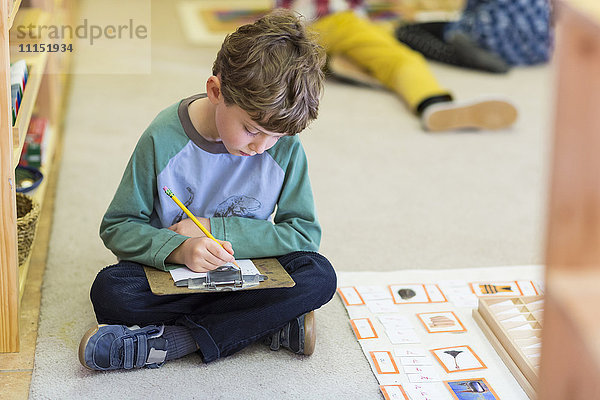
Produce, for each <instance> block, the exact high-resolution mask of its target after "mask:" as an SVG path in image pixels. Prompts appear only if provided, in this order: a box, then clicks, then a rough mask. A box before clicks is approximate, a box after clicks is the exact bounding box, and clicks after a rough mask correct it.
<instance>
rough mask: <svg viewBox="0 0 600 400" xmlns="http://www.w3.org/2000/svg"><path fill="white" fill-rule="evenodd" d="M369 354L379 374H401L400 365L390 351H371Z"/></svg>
mask: <svg viewBox="0 0 600 400" xmlns="http://www.w3.org/2000/svg"><path fill="white" fill-rule="evenodd" d="M369 355H370V356H371V360H373V365H374V366H375V370H376V371H377V373H378V374H399V373H400V371H399V370H398V366H397V365H396V362H395V361H394V357H393V356H392V353H390V352H389V351H370V352H369Z"/></svg>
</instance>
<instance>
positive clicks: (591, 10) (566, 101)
mask: <svg viewBox="0 0 600 400" xmlns="http://www.w3.org/2000/svg"><path fill="white" fill-rule="evenodd" d="M558 5H559V7H558V9H557V10H556V11H557V13H558V21H559V27H560V30H559V31H558V34H557V38H558V41H557V54H556V56H557V60H558V86H557V92H556V122H555V141H554V159H553V164H552V165H553V167H552V178H551V190H550V206H549V222H548V235H547V244H546V246H547V247H546V265H547V270H546V289H547V290H546V304H545V314H544V331H543V334H542V364H541V370H540V382H541V388H540V391H539V393H538V395H539V397H538V398H539V399H544V400H559V399H560V400H562V399H569V400H583V399H598V398H600V386H598V380H599V378H600V339H599V338H600V335H599V333H600V318H597V316H598V311H597V310H598V307H599V306H600V290H599V288H598V287H599V284H600V245H599V244H600V6H599V3H598V2H597V1H596V0H571V1H565V2H564V3H559V4H558Z"/></svg>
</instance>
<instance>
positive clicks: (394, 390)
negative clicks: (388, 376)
mask: <svg viewBox="0 0 600 400" xmlns="http://www.w3.org/2000/svg"><path fill="white" fill-rule="evenodd" d="M379 390H381V393H382V394H383V397H385V400H410V399H409V398H408V395H407V394H406V392H405V391H404V388H403V387H402V385H380V386H379Z"/></svg>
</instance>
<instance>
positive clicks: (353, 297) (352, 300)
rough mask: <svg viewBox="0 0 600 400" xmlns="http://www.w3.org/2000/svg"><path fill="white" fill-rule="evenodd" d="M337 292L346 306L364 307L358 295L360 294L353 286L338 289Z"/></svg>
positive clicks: (363, 302)
mask: <svg viewBox="0 0 600 400" xmlns="http://www.w3.org/2000/svg"><path fill="white" fill-rule="evenodd" d="M337 291H338V293H339V294H340V297H341V298H342V301H343V302H344V304H346V305H347V306H364V305H365V301H364V300H363V298H362V296H361V295H360V293H358V290H356V288H355V287H354V286H345V287H339V288H338V290H337Z"/></svg>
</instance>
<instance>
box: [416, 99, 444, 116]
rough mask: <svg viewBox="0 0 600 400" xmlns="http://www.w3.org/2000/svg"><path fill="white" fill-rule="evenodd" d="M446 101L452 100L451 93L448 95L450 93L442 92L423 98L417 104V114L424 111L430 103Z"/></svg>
mask: <svg viewBox="0 0 600 400" xmlns="http://www.w3.org/2000/svg"><path fill="white" fill-rule="evenodd" d="M448 101H452V95H450V94H442V95H439V96H431V97H428V98H426V99H425V100H423V101H422V102H420V103H419V105H418V106H417V115H421V114H423V111H425V109H426V108H427V107H429V106H430V105H432V104H436V103H446V102H448Z"/></svg>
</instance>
